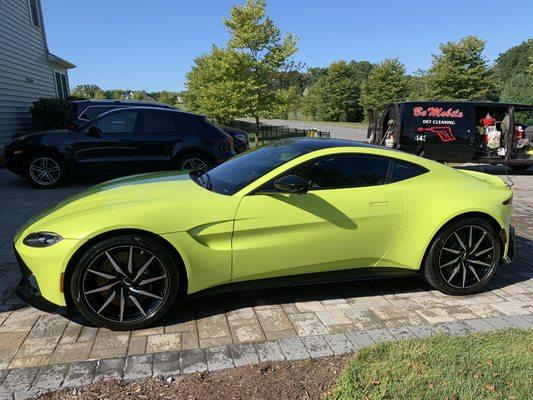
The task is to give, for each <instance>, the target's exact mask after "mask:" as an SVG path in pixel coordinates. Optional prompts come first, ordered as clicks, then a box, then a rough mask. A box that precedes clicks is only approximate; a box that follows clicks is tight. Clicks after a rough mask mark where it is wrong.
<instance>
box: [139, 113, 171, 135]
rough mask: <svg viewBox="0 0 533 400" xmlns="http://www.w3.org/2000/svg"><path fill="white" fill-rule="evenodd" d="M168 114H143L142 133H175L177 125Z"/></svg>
mask: <svg viewBox="0 0 533 400" xmlns="http://www.w3.org/2000/svg"><path fill="white" fill-rule="evenodd" d="M173 114H174V113H170V112H149V111H148V112H145V113H144V121H143V124H142V126H143V127H142V131H143V133H146V134H150V133H166V132H177V130H178V125H177V123H176V120H175V119H174V115H173Z"/></svg>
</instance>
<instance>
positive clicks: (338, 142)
mask: <svg viewBox="0 0 533 400" xmlns="http://www.w3.org/2000/svg"><path fill="white" fill-rule="evenodd" d="M275 143H278V144H286V145H292V146H294V147H298V148H300V149H304V150H308V151H316V150H322V149H328V148H332V147H362V148H371V149H383V146H377V145H375V144H369V143H364V142H356V141H355V140H348V139H331V138H308V137H298V138H290V139H282V140H279V141H277V142H275Z"/></svg>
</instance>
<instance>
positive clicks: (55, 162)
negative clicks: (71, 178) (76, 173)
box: [25, 154, 67, 188]
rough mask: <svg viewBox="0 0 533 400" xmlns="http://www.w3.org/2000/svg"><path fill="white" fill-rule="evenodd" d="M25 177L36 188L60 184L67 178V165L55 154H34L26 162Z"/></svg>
mask: <svg viewBox="0 0 533 400" xmlns="http://www.w3.org/2000/svg"><path fill="white" fill-rule="evenodd" d="M25 174H26V179H27V180H28V182H30V183H31V184H32V185H33V186H35V187H38V188H53V187H57V186H60V185H61V184H62V183H64V182H65V180H66V178H67V167H66V164H65V162H64V161H63V160H62V159H61V157H59V156H57V155H55V154H36V155H33V156H31V157H30V158H29V159H28V160H27V162H26V171H25Z"/></svg>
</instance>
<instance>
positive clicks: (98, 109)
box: [78, 106, 120, 120]
mask: <svg viewBox="0 0 533 400" xmlns="http://www.w3.org/2000/svg"><path fill="white" fill-rule="evenodd" d="M116 108H120V106H89V107H87V108H86V109H85V111H84V112H83V113H82V114H81V115H80V116H79V117H78V118H79V119H87V120H92V119H95V118H96V117H98V116H100V115H102V114H103V113H105V112H108V111H111V110H114V109H116Z"/></svg>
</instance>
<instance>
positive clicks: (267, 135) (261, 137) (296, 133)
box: [230, 120, 330, 147]
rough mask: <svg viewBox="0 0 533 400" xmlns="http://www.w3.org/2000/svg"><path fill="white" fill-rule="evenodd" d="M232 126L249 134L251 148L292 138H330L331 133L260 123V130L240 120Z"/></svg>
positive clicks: (252, 124)
mask: <svg viewBox="0 0 533 400" xmlns="http://www.w3.org/2000/svg"><path fill="white" fill-rule="evenodd" d="M230 125H231V127H232V128H235V129H241V130H243V131H245V132H246V133H248V136H249V138H250V146H252V147H253V146H255V145H257V146H260V145H263V144H267V143H271V142H274V141H276V140H280V139H287V138H292V137H327V138H329V137H330V133H329V132H324V131H319V130H316V129H298V128H291V127H288V126H275V125H268V124H263V123H260V124H259V129H257V127H256V125H255V123H253V122H248V121H239V120H235V121H233V122H232V123H231V124H230ZM256 134H257V139H256Z"/></svg>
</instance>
